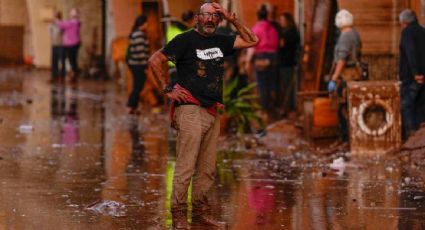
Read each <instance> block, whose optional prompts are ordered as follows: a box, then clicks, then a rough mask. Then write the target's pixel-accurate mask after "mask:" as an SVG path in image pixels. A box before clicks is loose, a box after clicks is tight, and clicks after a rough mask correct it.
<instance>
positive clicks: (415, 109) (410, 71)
mask: <svg viewBox="0 0 425 230" xmlns="http://www.w3.org/2000/svg"><path fill="white" fill-rule="evenodd" d="M399 20H400V24H401V27H402V31H401V37H400V73H399V78H400V81H401V90H400V96H401V114H402V126H403V137H404V138H405V139H407V138H408V137H409V136H410V135H412V133H413V132H414V131H416V130H417V129H418V128H419V125H420V123H422V122H423V121H424V118H425V108H424V107H425V92H424V91H425V90H424V75H425V29H424V28H423V27H422V26H420V25H419V24H418V20H417V17H416V14H415V12H414V11H413V10H411V9H406V10H403V11H402V12H401V13H400V16H399Z"/></svg>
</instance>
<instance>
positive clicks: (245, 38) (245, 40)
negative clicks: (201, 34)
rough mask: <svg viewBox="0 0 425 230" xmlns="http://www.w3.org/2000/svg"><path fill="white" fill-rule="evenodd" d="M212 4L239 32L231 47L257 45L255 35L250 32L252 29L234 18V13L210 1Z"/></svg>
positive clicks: (239, 47) (238, 47)
mask: <svg viewBox="0 0 425 230" xmlns="http://www.w3.org/2000/svg"><path fill="white" fill-rule="evenodd" d="M212 4H213V7H214V8H215V9H216V11H217V12H218V13H220V14H221V15H223V17H224V18H225V19H226V20H227V21H229V22H230V23H232V25H233V26H234V27H235V28H236V30H237V31H238V32H239V35H238V36H236V40H235V43H234V44H233V48H235V49H241V48H249V47H252V46H255V45H257V43H258V37H257V35H255V34H254V32H252V30H251V29H249V28H248V27H247V26H245V25H243V24H242V23H241V22H240V21H239V20H238V19H237V18H236V14H235V13H232V14H230V13H229V12H227V11H226V10H225V9H224V8H223V7H222V6H221V5H220V4H218V3H212Z"/></svg>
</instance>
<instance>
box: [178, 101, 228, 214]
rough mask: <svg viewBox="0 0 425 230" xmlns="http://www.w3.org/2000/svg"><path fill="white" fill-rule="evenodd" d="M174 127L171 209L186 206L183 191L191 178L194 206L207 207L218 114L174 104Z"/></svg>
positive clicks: (190, 106)
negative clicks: (174, 153)
mask: <svg viewBox="0 0 425 230" xmlns="http://www.w3.org/2000/svg"><path fill="white" fill-rule="evenodd" d="M174 120H175V122H176V128H177V146H176V155H177V158H176V166H175V170H174V178H173V192H172V195H171V211H172V212H178V211H185V210H187V203H186V201H187V191H188V187H189V184H190V180H191V179H192V176H193V179H192V205H193V208H194V209H209V204H208V199H207V194H208V192H209V190H210V188H211V186H212V184H213V183H214V177H215V172H216V156H217V148H216V147H217V140H218V136H219V132H220V120H219V117H218V116H217V117H215V116H212V115H211V114H209V113H208V112H207V110H206V109H205V108H202V107H200V106H197V105H181V106H178V107H177V108H176V110H175V113H174Z"/></svg>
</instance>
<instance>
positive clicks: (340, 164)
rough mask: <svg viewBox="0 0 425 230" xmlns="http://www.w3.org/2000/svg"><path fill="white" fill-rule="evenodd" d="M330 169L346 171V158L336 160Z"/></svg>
mask: <svg viewBox="0 0 425 230" xmlns="http://www.w3.org/2000/svg"><path fill="white" fill-rule="evenodd" d="M330 167H331V169H333V170H345V167H346V164H345V161H344V158H342V157H339V158H337V159H334V160H333V161H332V164H331V165H330Z"/></svg>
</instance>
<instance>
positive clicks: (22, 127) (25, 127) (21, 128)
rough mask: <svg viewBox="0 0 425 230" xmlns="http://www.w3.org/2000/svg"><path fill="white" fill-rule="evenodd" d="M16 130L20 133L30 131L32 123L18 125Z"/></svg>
mask: <svg viewBox="0 0 425 230" xmlns="http://www.w3.org/2000/svg"><path fill="white" fill-rule="evenodd" d="M18 130H19V132H20V133H32V131H34V127H33V126H32V125H28V124H24V125H20V126H19V128H18Z"/></svg>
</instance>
